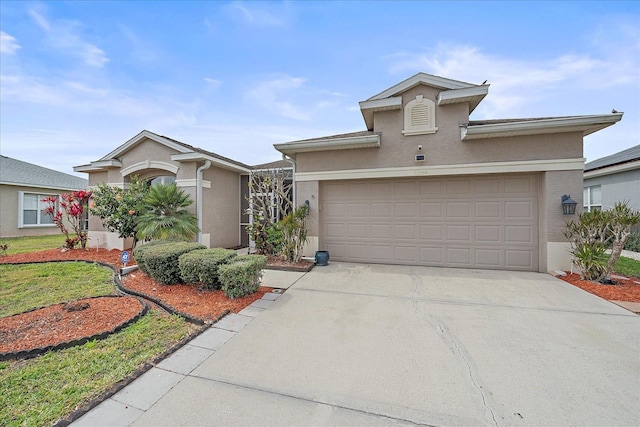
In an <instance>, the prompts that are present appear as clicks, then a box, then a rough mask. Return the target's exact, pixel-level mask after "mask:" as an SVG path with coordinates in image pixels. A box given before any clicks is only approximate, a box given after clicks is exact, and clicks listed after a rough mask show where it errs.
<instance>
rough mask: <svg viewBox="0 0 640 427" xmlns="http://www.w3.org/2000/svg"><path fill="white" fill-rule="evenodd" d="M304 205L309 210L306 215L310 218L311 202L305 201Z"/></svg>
mask: <svg viewBox="0 0 640 427" xmlns="http://www.w3.org/2000/svg"><path fill="white" fill-rule="evenodd" d="M304 205H305V206H306V208H307V214H306V215H307V216H309V211H310V210H311V203H309V201H308V200H305V201H304Z"/></svg>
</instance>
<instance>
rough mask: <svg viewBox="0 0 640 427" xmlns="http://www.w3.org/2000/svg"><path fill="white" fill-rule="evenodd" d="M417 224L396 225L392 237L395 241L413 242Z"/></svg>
mask: <svg viewBox="0 0 640 427" xmlns="http://www.w3.org/2000/svg"><path fill="white" fill-rule="evenodd" d="M417 228H418V224H396V225H395V226H394V233H393V237H394V238H395V239H396V240H415V239H416V235H417V233H416V231H417Z"/></svg>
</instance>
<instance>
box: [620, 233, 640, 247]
mask: <svg viewBox="0 0 640 427" xmlns="http://www.w3.org/2000/svg"><path fill="white" fill-rule="evenodd" d="M624 248H625V249H626V250H628V251H633V252H640V232H637V231H636V232H633V233H631V234H630V235H629V238H628V239H627V243H626V244H625V245H624Z"/></svg>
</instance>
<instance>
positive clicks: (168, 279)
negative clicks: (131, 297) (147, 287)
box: [143, 242, 206, 285]
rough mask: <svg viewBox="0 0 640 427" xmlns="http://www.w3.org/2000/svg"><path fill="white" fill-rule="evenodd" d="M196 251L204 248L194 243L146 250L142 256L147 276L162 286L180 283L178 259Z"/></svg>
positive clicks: (161, 246) (172, 244)
mask: <svg viewBox="0 0 640 427" xmlns="http://www.w3.org/2000/svg"><path fill="white" fill-rule="evenodd" d="M196 249H206V246H204V245H201V244H200V243H195V242H173V243H170V244H164V245H163V244H158V245H154V246H152V247H150V248H148V249H147V250H146V252H144V255H143V258H144V266H145V269H146V270H147V271H148V273H147V274H149V275H150V276H151V277H153V278H154V279H155V280H156V281H157V282H158V283H161V284H163V285H171V284H176V283H182V277H181V276H180V264H179V262H178V258H179V257H180V255H182V254H186V253H187V252H191V251H194V250H196Z"/></svg>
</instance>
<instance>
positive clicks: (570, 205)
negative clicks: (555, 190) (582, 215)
mask: <svg viewBox="0 0 640 427" xmlns="http://www.w3.org/2000/svg"><path fill="white" fill-rule="evenodd" d="M577 205H578V203H577V202H576V201H575V200H573V199H572V198H571V196H567V195H564V196H562V213H563V214H565V215H574V214H575V213H576V206H577Z"/></svg>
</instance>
